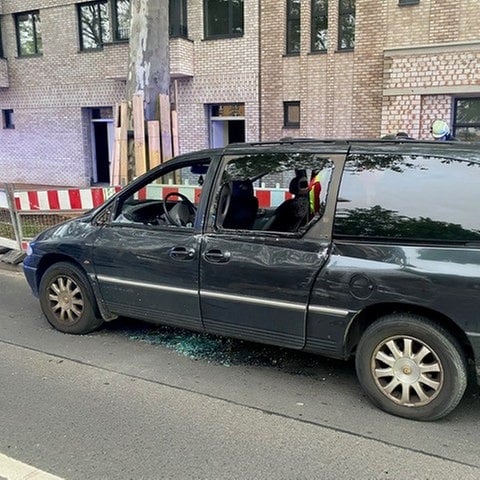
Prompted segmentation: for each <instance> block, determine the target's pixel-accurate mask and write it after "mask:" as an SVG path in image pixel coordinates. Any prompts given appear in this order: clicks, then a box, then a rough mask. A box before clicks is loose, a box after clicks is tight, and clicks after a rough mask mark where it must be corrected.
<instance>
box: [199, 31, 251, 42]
mask: <svg viewBox="0 0 480 480" xmlns="http://www.w3.org/2000/svg"><path fill="white" fill-rule="evenodd" d="M243 36H244V34H243V33H241V34H238V33H237V34H231V35H211V36H209V37H207V36H205V37H204V38H203V39H202V42H210V41H212V40H228V39H232V38H243Z"/></svg>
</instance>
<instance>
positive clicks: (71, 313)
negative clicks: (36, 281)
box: [39, 262, 103, 334]
mask: <svg viewBox="0 0 480 480" xmlns="http://www.w3.org/2000/svg"><path fill="white" fill-rule="evenodd" d="M39 297H40V305H41V307H42V311H43V313H44V315H45V316H46V317H47V320H48V322H49V323H50V324H51V325H52V326H53V327H55V328H56V329H57V330H60V331H61V332H64V333H76V334H82V333H89V332H92V331H93V330H95V329H97V328H98V327H100V325H102V323H103V320H102V319H101V317H100V315H99V313H98V311H97V307H96V303H95V297H94V295H93V292H92V288H91V286H90V284H89V283H88V280H87V278H86V277H85V275H84V273H83V272H82V271H81V270H80V269H79V268H77V267H76V266H75V265H73V264H71V263H67V262H59V263H55V264H54V265H52V266H51V267H49V268H48V269H47V270H46V271H45V273H44V274H43V276H42V279H41V281H40V289H39Z"/></svg>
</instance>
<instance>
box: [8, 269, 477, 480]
mask: <svg viewBox="0 0 480 480" xmlns="http://www.w3.org/2000/svg"><path fill="white" fill-rule="evenodd" d="M0 379H1V384H0V385H1V388H0V405H1V409H0V454H2V455H5V456H8V457H11V458H13V459H16V460H18V461H20V462H24V463H26V464H29V465H33V466H35V467H36V468H38V469H40V470H42V471H46V472H49V473H51V474H54V475H57V476H59V477H61V478H65V479H82V480H86V479H96V480H98V479H170V478H172V479H184V478H185V479H188V478H199V479H227V478H228V479H340V478H341V479H350V478H351V479H452V478H461V479H478V478H480V428H479V427H480V394H479V390H478V389H477V388H471V389H470V390H469V391H468V392H467V394H466V395H465V398H464V399H463V401H462V403H461V404H460V406H459V407H458V408H457V409H456V410H455V411H454V412H453V413H452V414H451V415H449V416H448V417H447V418H445V419H443V420H441V421H437V422H434V423H420V422H413V421H409V420H404V419H400V418H396V417H392V416H390V415H387V414H385V413H383V412H381V411H379V410H377V409H376V408H374V407H373V406H371V405H370V403H369V402H368V401H367V400H366V398H365V397H364V395H363V393H362V391H361V389H360V387H359V385H358V383H357V381H356V377H355V372H354V368H353V365H352V364H351V363H343V362H338V361H332V360H328V359H322V358H319V357H314V356H311V355H305V354H300V353H296V352H292V351H286V350H282V349H276V348H271V347H264V346H260V345H254V344H248V343H243V342H238V341H229V340H221V339H218V338H215V337H208V336H201V335H197V334H195V335H193V334H189V333H187V332H183V331H180V330H173V329H162V328H160V329H159V328H155V327H149V326H145V325H144V324H139V323H137V322H134V321H128V320H123V321H119V322H116V323H112V324H109V325H108V326H107V328H105V329H103V330H101V331H99V332H96V333H94V334H90V335H84V336H72V335H65V334H62V333H59V332H57V331H55V330H53V329H52V328H50V326H49V325H48V324H47V322H46V320H45V319H44V318H43V316H42V314H41V312H40V308H39V306H38V302H37V300H36V299H35V298H34V297H33V296H32V295H31V294H30V292H29V289H28V286H27V284H26V282H25V280H24V278H23V276H22V275H21V274H20V273H18V272H15V271H5V270H0ZM2 473H3V472H2V462H1V461H0V479H1V478H2ZM3 475H4V473H3ZM25 478H26V477H25ZM35 478H36V477H35ZM39 478H40V477H39Z"/></svg>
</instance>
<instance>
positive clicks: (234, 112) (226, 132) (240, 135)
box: [210, 103, 245, 148]
mask: <svg viewBox="0 0 480 480" xmlns="http://www.w3.org/2000/svg"><path fill="white" fill-rule="evenodd" d="M244 141H245V107H244V104H237V103H234V104H221V105H210V147H212V148H216V147H224V146H225V145H228V144H229V143H241V142H244Z"/></svg>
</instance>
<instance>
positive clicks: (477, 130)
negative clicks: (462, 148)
mask: <svg viewBox="0 0 480 480" xmlns="http://www.w3.org/2000/svg"><path fill="white" fill-rule="evenodd" d="M453 134H454V136H455V137H456V138H458V139H459V140H465V141H468V142H479V141H480V98H457V99H456V100H455V115H454V121H453Z"/></svg>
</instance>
